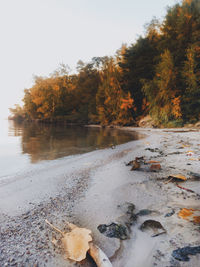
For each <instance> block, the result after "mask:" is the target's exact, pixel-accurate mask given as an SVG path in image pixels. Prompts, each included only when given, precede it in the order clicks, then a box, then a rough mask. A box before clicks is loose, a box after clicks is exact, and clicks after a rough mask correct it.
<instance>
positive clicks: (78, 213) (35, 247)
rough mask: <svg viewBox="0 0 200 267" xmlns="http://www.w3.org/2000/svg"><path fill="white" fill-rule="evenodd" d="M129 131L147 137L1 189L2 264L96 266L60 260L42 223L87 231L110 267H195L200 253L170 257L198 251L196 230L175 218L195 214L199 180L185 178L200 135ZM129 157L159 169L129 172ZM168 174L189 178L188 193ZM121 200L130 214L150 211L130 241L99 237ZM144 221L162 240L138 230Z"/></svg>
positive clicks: (41, 170) (58, 163)
mask: <svg viewBox="0 0 200 267" xmlns="http://www.w3.org/2000/svg"><path fill="white" fill-rule="evenodd" d="M123 129H124V130H127V128H126V127H124V128H123ZM128 130H133V131H138V132H139V133H142V134H146V138H145V139H141V140H137V141H132V142H129V143H126V144H123V145H119V146H116V148H115V149H111V148H108V149H103V150H98V151H93V152H90V153H86V154H83V155H76V156H72V157H68V158H64V159H59V160H55V161H52V162H48V163H45V164H43V165H41V166H40V167H38V168H37V169H31V170H29V171H27V172H25V173H20V174H16V176H15V177H12V178H10V180H9V181H7V182H5V183H3V184H0V225H1V242H0V250H1V252H2V253H1V254H0V262H1V264H2V265H3V266H14V264H18V265H19V266H22V265H31V266H44V265H46V266H59V267H62V266H63V267H64V266H84V267H86V266H87V267H89V266H94V265H93V264H92V262H90V260H86V261H85V262H84V263H83V264H82V265H79V264H74V263H72V262H69V261H68V260H66V259H64V255H63V254H62V251H60V250H58V249H57V248H55V247H54V245H53V244H52V243H51V240H52V235H53V236H55V235H56V236H57V234H55V233H52V230H51V229H49V228H48V226H47V225H46V224H45V222H44V220H45V219H48V220H49V221H51V222H52V223H53V224H54V225H56V226H57V227H59V228H60V229H64V227H65V222H66V221H70V222H73V223H75V224H77V225H79V226H81V227H86V228H89V229H91V230H92V235H93V238H94V242H95V243H96V244H97V245H99V246H100V247H101V248H102V250H103V251H104V252H105V253H106V254H107V255H108V257H110V258H111V260H112V264H113V266H114V267H121V266H124V267H132V266H134V267H143V266H145V267H152V266H155V265H156V266H158V267H163V266H181V267H182V266H184V267H187V266H188V264H189V265H190V266H191V267H197V266H198V263H199V260H200V258H199V257H200V254H197V255H194V256H190V261H189V263H188V262H184V261H177V260H176V259H175V258H174V257H173V256H172V252H173V250H175V249H177V248H181V247H185V246H199V245H200V240H199V225H198V224H194V223H193V222H190V221H186V220H184V219H182V218H180V217H179V216H178V213H179V212H180V210H181V208H188V209H198V208H199V205H200V197H199V196H200V189H199V188H200V187H199V181H193V180H191V179H190V173H191V172H195V173H200V167H199V161H198V159H199V158H200V152H199V130H197V129H186V128H184V129H183V128H182V129H150V128H148V129H142V128H129V127H128ZM188 151H192V156H188V154H187V153H188ZM135 157H144V158H145V159H146V161H159V162H160V165H161V169H160V170H158V171H156V172H151V171H150V170H149V169H148V168H149V167H148V166H149V165H144V167H143V166H142V167H141V168H140V169H137V170H134V171H130V169H131V166H126V164H125V163H128V162H129V161H131V160H134V159H135ZM194 158H195V159H196V160H194ZM192 159H193V160H192ZM172 174H182V175H184V176H185V177H187V178H188V180H187V181H185V182H183V183H181V186H182V187H184V188H189V189H190V190H192V191H193V193H192V192H189V191H186V190H184V189H181V188H178V187H177V186H176V184H175V183H173V182H169V179H168V177H169V176H170V175H172ZM126 202H129V203H132V204H134V205H135V213H139V211H141V210H148V211H153V212H152V213H148V212H147V214H146V215H143V216H138V217H137V220H136V222H135V224H134V225H133V226H132V227H131V233H130V239H128V240H124V241H119V240H118V239H116V238H108V237H106V236H104V235H103V234H101V233H100V232H99V231H98V230H97V226H98V225H99V224H109V223H112V222H117V221H118V220H119V217H120V218H121V216H122V215H123V211H122V210H121V209H120V208H119V207H120V206H122V205H123V204H124V203H126ZM166 214H171V215H169V216H166ZM145 220H156V221H159V222H160V223H161V224H162V226H163V227H164V228H165V230H166V234H163V235H160V236H157V237H152V236H151V235H149V234H148V233H146V232H142V231H141V230H139V227H140V226H141V224H142V223H143V222H144V221H145ZM57 238H58V236H57ZM19 244H20V245H19ZM34 264H35V265H34Z"/></svg>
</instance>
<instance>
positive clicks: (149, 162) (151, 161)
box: [147, 160, 160, 164]
mask: <svg viewBox="0 0 200 267" xmlns="http://www.w3.org/2000/svg"><path fill="white" fill-rule="evenodd" d="M152 163H160V161H156V160H150V161H147V164H152Z"/></svg>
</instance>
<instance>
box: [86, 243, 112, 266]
mask: <svg viewBox="0 0 200 267" xmlns="http://www.w3.org/2000/svg"><path fill="white" fill-rule="evenodd" d="M89 246H90V249H89V251H88V253H89V254H90V256H91V257H92V258H93V260H94V261H95V262H96V265H97V266H98V267H112V264H111V262H110V260H109V259H108V257H107V256H106V255H105V253H104V252H103V251H102V250H101V249H100V248H99V247H97V246H96V245H95V244H94V243H92V242H90V244H89Z"/></svg>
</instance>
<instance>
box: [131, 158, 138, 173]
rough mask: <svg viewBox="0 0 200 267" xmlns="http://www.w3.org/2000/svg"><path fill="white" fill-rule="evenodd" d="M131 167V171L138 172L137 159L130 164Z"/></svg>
mask: <svg viewBox="0 0 200 267" xmlns="http://www.w3.org/2000/svg"><path fill="white" fill-rule="evenodd" d="M132 165H133V167H132V168H131V171H134V170H138V169H139V168H140V162H138V160H137V159H135V160H134V161H133V163H132Z"/></svg>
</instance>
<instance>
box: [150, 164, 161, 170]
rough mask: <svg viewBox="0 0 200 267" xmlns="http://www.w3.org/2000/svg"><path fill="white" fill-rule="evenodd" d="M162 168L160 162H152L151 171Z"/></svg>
mask: <svg viewBox="0 0 200 267" xmlns="http://www.w3.org/2000/svg"><path fill="white" fill-rule="evenodd" d="M160 169H161V165H160V164H152V165H151V167H150V170H151V171H159V170H160Z"/></svg>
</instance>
